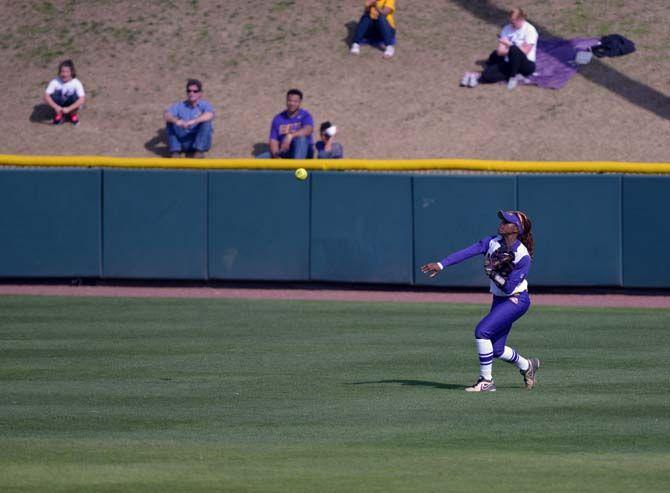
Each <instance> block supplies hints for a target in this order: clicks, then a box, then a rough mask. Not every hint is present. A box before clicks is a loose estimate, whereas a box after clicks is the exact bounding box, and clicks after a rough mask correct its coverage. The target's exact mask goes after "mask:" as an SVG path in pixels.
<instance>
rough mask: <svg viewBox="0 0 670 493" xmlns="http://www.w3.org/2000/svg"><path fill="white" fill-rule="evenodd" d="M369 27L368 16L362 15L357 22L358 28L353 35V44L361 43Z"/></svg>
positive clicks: (370, 22) (370, 23) (369, 19)
mask: <svg viewBox="0 0 670 493" xmlns="http://www.w3.org/2000/svg"><path fill="white" fill-rule="evenodd" d="M371 27H372V19H371V18H370V16H369V15H368V14H363V16H362V17H361V20H360V21H358V27H357V28H356V34H355V35H354V43H357V44H361V41H363V38H364V37H365V35H366V34H367V33H368V30H369V29H370V28H371Z"/></svg>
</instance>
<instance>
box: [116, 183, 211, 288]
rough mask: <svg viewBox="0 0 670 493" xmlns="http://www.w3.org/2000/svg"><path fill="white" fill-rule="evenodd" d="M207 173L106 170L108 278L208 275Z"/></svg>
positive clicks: (205, 276) (181, 277)
mask: <svg viewBox="0 0 670 493" xmlns="http://www.w3.org/2000/svg"><path fill="white" fill-rule="evenodd" d="M207 176H208V175H207V173H206V172H202V171H164V170H161V171H128V170H105V171H104V174H103V190H104V196H103V275H104V277H107V278H130V279H138V278H141V279H206V278H207Z"/></svg>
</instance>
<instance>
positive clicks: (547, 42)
mask: <svg viewBox="0 0 670 493" xmlns="http://www.w3.org/2000/svg"><path fill="white" fill-rule="evenodd" d="M599 42H600V38H573V39H561V38H541V39H540V40H539V42H538V43H537V60H536V66H537V68H536V70H535V73H534V74H533V75H531V76H530V77H528V80H529V81H530V84H535V85H537V86H539V87H543V88H545V89H560V88H562V87H563V86H564V85H565V84H567V83H568V81H569V80H570V79H572V78H573V77H574V75H575V74H576V73H577V67H578V66H579V65H577V63H575V56H577V52H578V51H587V50H588V49H589V48H591V47H592V46H595V45H597V44H598V43H599Z"/></svg>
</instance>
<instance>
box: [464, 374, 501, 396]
mask: <svg viewBox="0 0 670 493" xmlns="http://www.w3.org/2000/svg"><path fill="white" fill-rule="evenodd" d="M465 391H466V392H495V391H496V384H495V383H493V380H486V379H485V378H484V377H479V378H478V379H477V383H476V384H474V385H473V386H472V387H465Z"/></svg>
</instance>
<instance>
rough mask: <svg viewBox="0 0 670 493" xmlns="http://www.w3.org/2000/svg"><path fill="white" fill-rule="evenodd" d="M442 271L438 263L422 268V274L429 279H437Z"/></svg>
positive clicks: (428, 264) (431, 263)
mask: <svg viewBox="0 0 670 493" xmlns="http://www.w3.org/2000/svg"><path fill="white" fill-rule="evenodd" d="M441 270H442V269H441V268H440V265H439V264H438V263H437V262H430V263H427V264H425V265H422V266H421V272H423V273H424V274H426V275H427V276H428V277H435V276H436V275H438V274H439V273H440V271H441Z"/></svg>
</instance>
